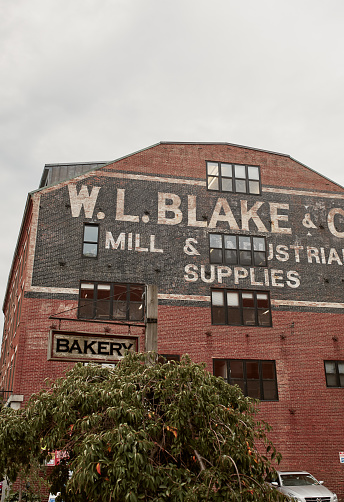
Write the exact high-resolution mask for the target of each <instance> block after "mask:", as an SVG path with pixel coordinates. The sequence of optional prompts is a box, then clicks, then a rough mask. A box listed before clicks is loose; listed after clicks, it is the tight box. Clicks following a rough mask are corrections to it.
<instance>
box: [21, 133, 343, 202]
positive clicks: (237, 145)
mask: <svg viewBox="0 0 344 502" xmlns="http://www.w3.org/2000/svg"><path fill="white" fill-rule="evenodd" d="M159 145H225V146H234V147H236V148H245V150H253V151H256V152H263V153H269V154H270V155H278V156H280V157H286V158H288V159H290V160H292V161H294V162H296V163H297V164H300V166H303V167H305V168H306V169H309V170H310V171H312V172H313V173H315V174H317V175H318V176H321V177H322V178H324V179H325V180H327V181H330V182H331V183H333V184H334V185H337V186H338V187H340V188H343V189H344V187H343V186H342V185H340V184H339V183H337V182H336V181H333V180H332V179H331V178H328V177H327V176H325V175H323V174H321V173H319V172H318V171H315V169H312V168H311V167H309V166H307V165H306V164H304V163H303V162H300V161H299V160H297V159H295V158H294V157H291V156H290V155H288V154H286V153H280V152H274V151H273V150H265V149H263V148H255V147H252V146H245V145H239V144H237V143H228V142H225V141H159V142H158V143H154V144H153V145H150V146H147V147H145V148H141V149H140V150H136V151H135V152H132V153H129V154H127V155H124V156H123V157H118V158H117V159H114V160H110V161H109V162H104V165H102V166H101V167H98V168H96V169H90V170H89V171H86V172H84V173H83V174H82V175H78V176H84V175H85V174H88V173H90V172H92V171H97V170H98V169H104V168H106V167H107V166H109V165H111V164H114V163H115V162H119V161H120V160H124V159H127V158H129V157H132V156H133V155H136V154H138V153H141V152H144V151H146V150H150V149H151V148H155V147H156V146H159ZM80 164H84V165H85V164H90V165H94V164H97V162H90V161H88V162H66V163H55V164H54V163H52V164H45V167H49V166H56V165H60V166H63V165H80ZM78 176H74V177H72V178H66V179H65V180H61V181H60V182H59V183H62V182H64V181H68V180H71V179H74V178H78ZM59 183H56V185H58V184H59ZM51 186H55V185H47V186H46V187H42V188H38V189H37V190H34V191H32V192H30V193H32V194H33V193H35V192H37V191H39V190H43V189H44V188H48V187H51Z"/></svg>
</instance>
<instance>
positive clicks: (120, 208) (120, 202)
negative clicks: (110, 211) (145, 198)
mask: <svg viewBox="0 0 344 502" xmlns="http://www.w3.org/2000/svg"><path fill="white" fill-rule="evenodd" d="M124 197H125V190H124V188H118V189H117V204H116V220H118V221H134V222H138V221H139V220H140V218H139V217H138V216H133V215H131V214H124Z"/></svg>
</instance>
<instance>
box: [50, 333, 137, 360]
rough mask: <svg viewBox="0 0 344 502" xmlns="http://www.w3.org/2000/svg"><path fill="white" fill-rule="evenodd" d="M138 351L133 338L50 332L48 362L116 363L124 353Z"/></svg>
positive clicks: (135, 339) (135, 340)
mask: <svg viewBox="0 0 344 502" xmlns="http://www.w3.org/2000/svg"><path fill="white" fill-rule="evenodd" d="M127 350H129V351H134V352H137V351H138V338H137V337H135V336H122V335H103V334H99V333H81V332H79V331H78V332H72V331H59V330H51V331H50V333H49V343H48V361H71V362H95V363H116V362H118V361H119V360H120V359H122V358H123V357H124V356H125V353H126V351H127Z"/></svg>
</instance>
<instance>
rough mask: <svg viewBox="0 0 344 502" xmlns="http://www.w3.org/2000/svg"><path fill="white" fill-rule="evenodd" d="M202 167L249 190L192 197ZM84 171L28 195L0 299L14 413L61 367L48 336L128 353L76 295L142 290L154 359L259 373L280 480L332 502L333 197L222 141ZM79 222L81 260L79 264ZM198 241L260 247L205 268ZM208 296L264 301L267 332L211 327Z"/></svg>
mask: <svg viewBox="0 0 344 502" xmlns="http://www.w3.org/2000/svg"><path fill="white" fill-rule="evenodd" d="M206 161H213V162H223V163H230V164H240V165H250V166H259V168H260V175H261V193H260V194H257V195H255V194H246V193H228V192H224V191H217V190H208V189H207V176H206ZM99 165H100V164H97V167H96V168H95V169H94V171H90V172H89V173H85V174H81V175H80V176H78V177H76V178H73V179H71V180H68V181H61V182H59V183H57V184H55V185H54V186H48V187H43V188H41V189H39V190H38V191H35V192H32V193H31V194H30V195H29V197H28V203H27V207H26V211H25V215H24V220H23V225H22V229H21V232H20V236H19V240H18V245H17V248H16V252H15V256H14V260H13V265H12V269H11V272H10V276H9V283H8V290H7V294H6V297H5V301H4V314H5V330H4V337H3V345H2V354H1V377H0V378H1V380H0V386H1V388H2V389H3V390H4V391H11V392H12V401H13V402H15V401H16V399H17V400H18V402H19V401H20V400H21V399H23V401H24V402H25V401H27V399H28V397H29V396H30V394H31V393H32V392H34V391H37V390H38V389H40V388H41V387H42V386H43V382H44V379H46V378H56V377H58V376H60V375H62V374H63V373H64V371H65V370H66V368H68V367H70V366H71V365H73V364H74V362H71V361H65V360H51V359H48V343H49V342H48V338H49V332H50V331H51V330H55V331H57V332H72V333H92V334H93V335H94V336H95V337H96V336H97V335H98V337H101V336H104V335H106V336H109V335H111V336H113V337H114V338H116V337H117V338H116V340H117V339H119V340H120V338H119V335H120V336H123V337H124V338H123V340H124V339H125V337H128V336H130V337H136V338H137V340H138V348H139V350H141V351H143V350H144V349H145V327H144V322H133V323H131V322H123V323H122V324H120V323H115V322H110V321H109V322H107V321H106V320H104V319H99V318H98V319H80V316H78V301H79V288H80V284H81V283H82V282H85V283H87V282H90V283H93V282H96V283H106V284H107V283H124V284H126V283H137V284H145V285H149V284H155V285H157V287H158V301H159V308H158V351H159V353H162V354H173V355H182V354H184V353H188V354H189V355H190V356H191V358H192V359H193V360H195V361H197V362H201V361H205V362H206V364H207V368H208V369H209V371H213V364H214V363H213V361H214V360H216V359H221V360H245V361H250V360H253V361H255V360H259V361H266V360H269V361H275V365H276V380H277V389H278V399H275V400H262V401H261V403H260V417H261V418H262V419H265V420H266V421H268V422H269V423H270V424H271V425H272V426H273V432H272V438H273V440H274V442H275V444H276V446H277V447H278V449H279V450H280V451H281V453H282V455H283V463H282V467H283V468H284V469H305V470H309V471H310V472H312V473H313V474H314V475H315V476H316V477H317V478H318V479H319V478H320V479H323V480H324V481H325V484H326V485H327V486H329V487H330V488H332V489H333V490H334V491H336V492H337V493H338V495H341V496H342V497H343V496H344V465H343V464H340V462H339V452H340V451H344V439H343V413H344V406H343V393H344V382H343V383H341V386H333V387H330V386H327V383H326V375H325V368H324V361H337V362H340V361H344V348H343V343H344V335H343V321H344V298H343V282H344V274H343V273H342V270H343V268H342V267H343V262H344V245H343V244H344V189H343V188H342V187H340V186H339V185H337V184H335V183H333V182H331V181H329V180H328V179H326V178H324V177H323V176H321V175H319V174H317V173H315V172H314V171H312V170H311V169H309V168H307V167H305V166H304V165H302V164H300V163H299V162H296V161H295V160H293V159H292V158H290V157H289V156H286V155H281V154H276V153H272V152H266V151H260V150H255V149H250V148H246V147H241V146H236V145H231V144H205V143H201V144H181V143H160V144H158V145H155V146H152V147H149V148H147V149H145V150H143V151H141V152H138V153H135V154H132V155H129V156H127V157H125V158H123V159H120V160H117V161H115V162H112V163H109V164H106V165H101V167H99ZM90 168H92V166H90ZM92 222H93V223H94V224H97V225H99V226H98V228H99V244H98V256H97V257H96V258H91V257H86V256H83V253H82V246H83V232H84V224H85V223H92ZM211 233H217V234H223V235H250V236H263V237H265V238H266V248H267V259H268V261H267V265H266V266H264V267H262V266H255V265H248V266H246V265H240V264H237V265H235V264H234V265H230V264H228V263H227V264H219V263H218V264H214V263H212V264H211V263H210V246H209V234H211ZM212 288H216V289H217V290H223V289H224V288H226V290H229V291H237V290H240V291H242V290H243V291H251V290H252V291H256V292H260V291H262V292H269V294H270V301H271V316H272V326H268V325H263V326H257V325H237V326H233V325H217V324H214V323H212V315H211V310H212V309H211V289H212ZM129 325H130V326H129ZM61 346H62V345H61ZM75 347H76V350H75V352H76V355H78V352H79V350H78V347H77V345H75ZM104 347H105V345H104V346H103V349H102V350H103V352H102V353H103V354H105V355H106V351H107V349H105V348H104ZM73 350H74V349H73ZM73 350H71V351H70V352H69V353H68V354H67V356H69V355H70V354H72V355H73ZM90 352H91V350H90ZM52 359H54V358H52ZM67 359H68V357H67ZM105 359H106V358H105ZM343 379H344V376H343ZM14 396H17V398H15V397H14ZM21 396H22V397H21ZM6 397H8V396H7V395H6Z"/></svg>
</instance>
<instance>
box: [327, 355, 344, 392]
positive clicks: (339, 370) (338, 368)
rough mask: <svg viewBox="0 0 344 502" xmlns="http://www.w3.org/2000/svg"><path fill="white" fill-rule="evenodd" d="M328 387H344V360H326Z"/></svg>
mask: <svg viewBox="0 0 344 502" xmlns="http://www.w3.org/2000/svg"><path fill="white" fill-rule="evenodd" d="M324 363H325V375H326V385H327V387H344V361H324Z"/></svg>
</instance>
